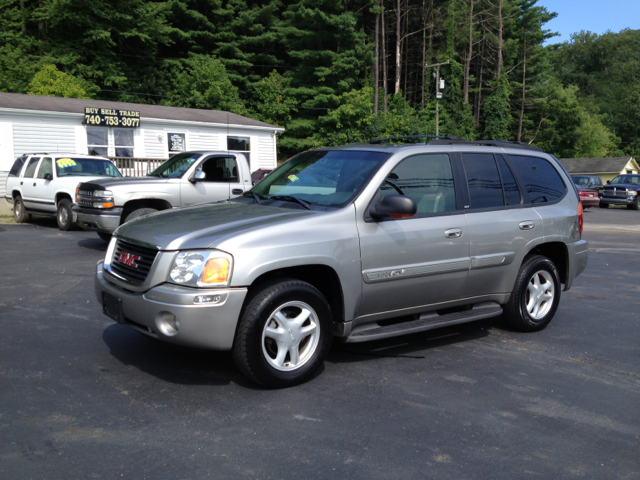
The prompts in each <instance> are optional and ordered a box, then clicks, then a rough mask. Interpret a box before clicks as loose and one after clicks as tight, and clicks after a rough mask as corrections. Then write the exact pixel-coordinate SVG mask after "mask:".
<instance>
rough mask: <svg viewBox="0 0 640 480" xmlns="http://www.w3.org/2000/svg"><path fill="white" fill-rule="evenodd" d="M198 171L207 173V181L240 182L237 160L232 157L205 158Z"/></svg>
mask: <svg viewBox="0 0 640 480" xmlns="http://www.w3.org/2000/svg"><path fill="white" fill-rule="evenodd" d="M196 171H203V172H204V173H205V174H206V177H205V179H204V181H205V182H238V168H237V167H236V160H235V159H234V158H231V157H215V158H210V159H209V160H205V161H204V162H202V163H201V164H200V165H198V168H197V169H196Z"/></svg>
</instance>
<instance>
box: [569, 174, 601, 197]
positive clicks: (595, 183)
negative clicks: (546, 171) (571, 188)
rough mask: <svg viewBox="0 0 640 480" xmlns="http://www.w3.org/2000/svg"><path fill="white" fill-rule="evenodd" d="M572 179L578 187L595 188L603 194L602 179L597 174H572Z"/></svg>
mask: <svg viewBox="0 0 640 480" xmlns="http://www.w3.org/2000/svg"><path fill="white" fill-rule="evenodd" d="M571 180H573V183H575V184H576V187H578V188H595V189H596V190H597V191H598V195H602V187H603V184H602V179H601V178H600V177H599V176H597V175H572V176H571Z"/></svg>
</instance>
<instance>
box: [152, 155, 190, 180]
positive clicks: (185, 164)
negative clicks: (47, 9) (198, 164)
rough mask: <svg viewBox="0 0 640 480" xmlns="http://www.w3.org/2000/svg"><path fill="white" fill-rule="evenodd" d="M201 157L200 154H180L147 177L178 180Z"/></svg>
mask: <svg viewBox="0 0 640 480" xmlns="http://www.w3.org/2000/svg"><path fill="white" fill-rule="evenodd" d="M201 156H202V154H201V153H180V154H178V155H175V156H173V157H171V158H170V159H169V160H167V161H166V162H164V163H163V164H162V165H160V166H159V167H158V168H156V169H155V170H154V171H153V172H151V173H149V174H148V175H150V176H152V177H163V178H180V177H182V175H184V173H185V172H186V171H187V170H189V167H190V166H191V165H193V163H194V162H195V161H196V160H198V159H199V158H200V157H201Z"/></svg>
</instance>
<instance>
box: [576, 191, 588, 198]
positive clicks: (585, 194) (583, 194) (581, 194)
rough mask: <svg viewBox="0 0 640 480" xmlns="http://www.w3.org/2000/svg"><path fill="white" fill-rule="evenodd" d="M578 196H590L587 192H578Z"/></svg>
mask: <svg viewBox="0 0 640 480" xmlns="http://www.w3.org/2000/svg"><path fill="white" fill-rule="evenodd" d="M578 195H580V196H581V197H588V196H589V194H588V193H587V192H578Z"/></svg>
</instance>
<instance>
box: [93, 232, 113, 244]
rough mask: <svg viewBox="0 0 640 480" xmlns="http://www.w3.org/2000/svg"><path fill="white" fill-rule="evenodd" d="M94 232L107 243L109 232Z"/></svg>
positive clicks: (109, 238)
mask: <svg viewBox="0 0 640 480" xmlns="http://www.w3.org/2000/svg"><path fill="white" fill-rule="evenodd" d="M96 233H97V234H98V236H99V237H100V238H101V239H102V240H104V241H105V242H107V243H109V242H110V241H111V234H110V233H104V232H96Z"/></svg>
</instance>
